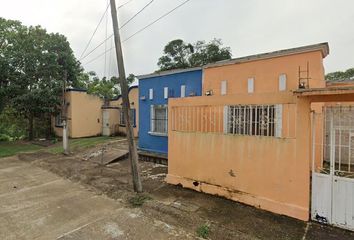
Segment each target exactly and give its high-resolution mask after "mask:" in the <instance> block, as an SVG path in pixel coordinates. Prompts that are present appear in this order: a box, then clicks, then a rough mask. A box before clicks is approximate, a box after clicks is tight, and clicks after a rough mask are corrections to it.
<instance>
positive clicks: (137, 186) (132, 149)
mask: <svg viewBox="0 0 354 240" xmlns="http://www.w3.org/2000/svg"><path fill="white" fill-rule="evenodd" d="M110 3H111V14H112V22H113V31H114V43H115V46H116V55H117V63H118V73H119V84H120V89H121V91H122V100H123V114H124V118H125V119H126V120H125V128H126V132H127V140H128V145H129V160H130V165H131V171H132V177H133V186H134V191H135V192H138V193H140V192H142V191H143V187H142V184H141V180H140V173H139V166H138V152H137V150H136V145H135V142H134V134H133V126H132V125H131V122H130V118H131V116H130V114H129V112H130V101H129V96H128V83H127V79H126V76H125V69H124V61H123V51H122V44H121V41H120V34H119V25H118V18H117V8H116V2H115V0H110Z"/></svg>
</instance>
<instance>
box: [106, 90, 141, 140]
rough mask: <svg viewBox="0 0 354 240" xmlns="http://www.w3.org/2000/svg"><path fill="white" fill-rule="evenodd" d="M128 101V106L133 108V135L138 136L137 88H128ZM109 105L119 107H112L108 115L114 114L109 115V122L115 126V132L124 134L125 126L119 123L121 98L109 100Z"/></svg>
mask: <svg viewBox="0 0 354 240" xmlns="http://www.w3.org/2000/svg"><path fill="white" fill-rule="evenodd" d="M129 101H130V108H131V109H135V128H134V129H133V131H134V137H138V136H139V88H136V87H134V88H131V89H130V90H129ZM109 105H110V106H111V107H118V108H119V109H112V110H111V111H110V116H112V115H111V114H114V115H115V116H113V117H112V120H111V117H110V124H112V125H114V126H115V128H114V129H115V131H117V133H123V134H126V129H125V126H122V125H120V124H119V123H120V111H121V110H122V98H121V97H120V98H118V100H115V101H110V104H109Z"/></svg>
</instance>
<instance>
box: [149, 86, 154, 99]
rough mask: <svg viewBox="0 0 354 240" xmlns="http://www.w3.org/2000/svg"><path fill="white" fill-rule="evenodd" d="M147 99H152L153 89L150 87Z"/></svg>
mask: <svg viewBox="0 0 354 240" xmlns="http://www.w3.org/2000/svg"><path fill="white" fill-rule="evenodd" d="M149 99H150V100H152V99H154V89H152V88H150V89H149Z"/></svg>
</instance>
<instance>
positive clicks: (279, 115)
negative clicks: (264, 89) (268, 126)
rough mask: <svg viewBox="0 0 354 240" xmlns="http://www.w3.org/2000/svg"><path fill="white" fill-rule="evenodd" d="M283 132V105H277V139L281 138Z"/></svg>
mask: <svg viewBox="0 0 354 240" xmlns="http://www.w3.org/2000/svg"><path fill="white" fill-rule="evenodd" d="M282 131H283V105H282V104H277V105H275V137H278V138H281V137H282Z"/></svg>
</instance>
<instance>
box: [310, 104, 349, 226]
mask: <svg viewBox="0 0 354 240" xmlns="http://www.w3.org/2000/svg"><path fill="white" fill-rule="evenodd" d="M351 118H354V115H353V112H348V111H344V110H343V109H341V111H339V110H338V109H335V108H333V109H329V110H327V111H326V116H325V119H326V123H327V124H325V126H324V142H323V145H324V148H323V149H324V151H323V158H322V159H321V160H322V161H323V162H322V165H321V166H320V167H318V166H317V167H316V165H317V164H315V163H313V171H312V208H311V215H312V219H313V220H315V221H319V222H323V223H329V224H333V225H336V226H338V227H342V228H346V229H350V230H354V121H353V122H352V121H351ZM352 124H353V126H352ZM313 139H316V137H313ZM313 149H314V154H313V161H316V154H315V151H316V144H315V143H314V144H313Z"/></svg>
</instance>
